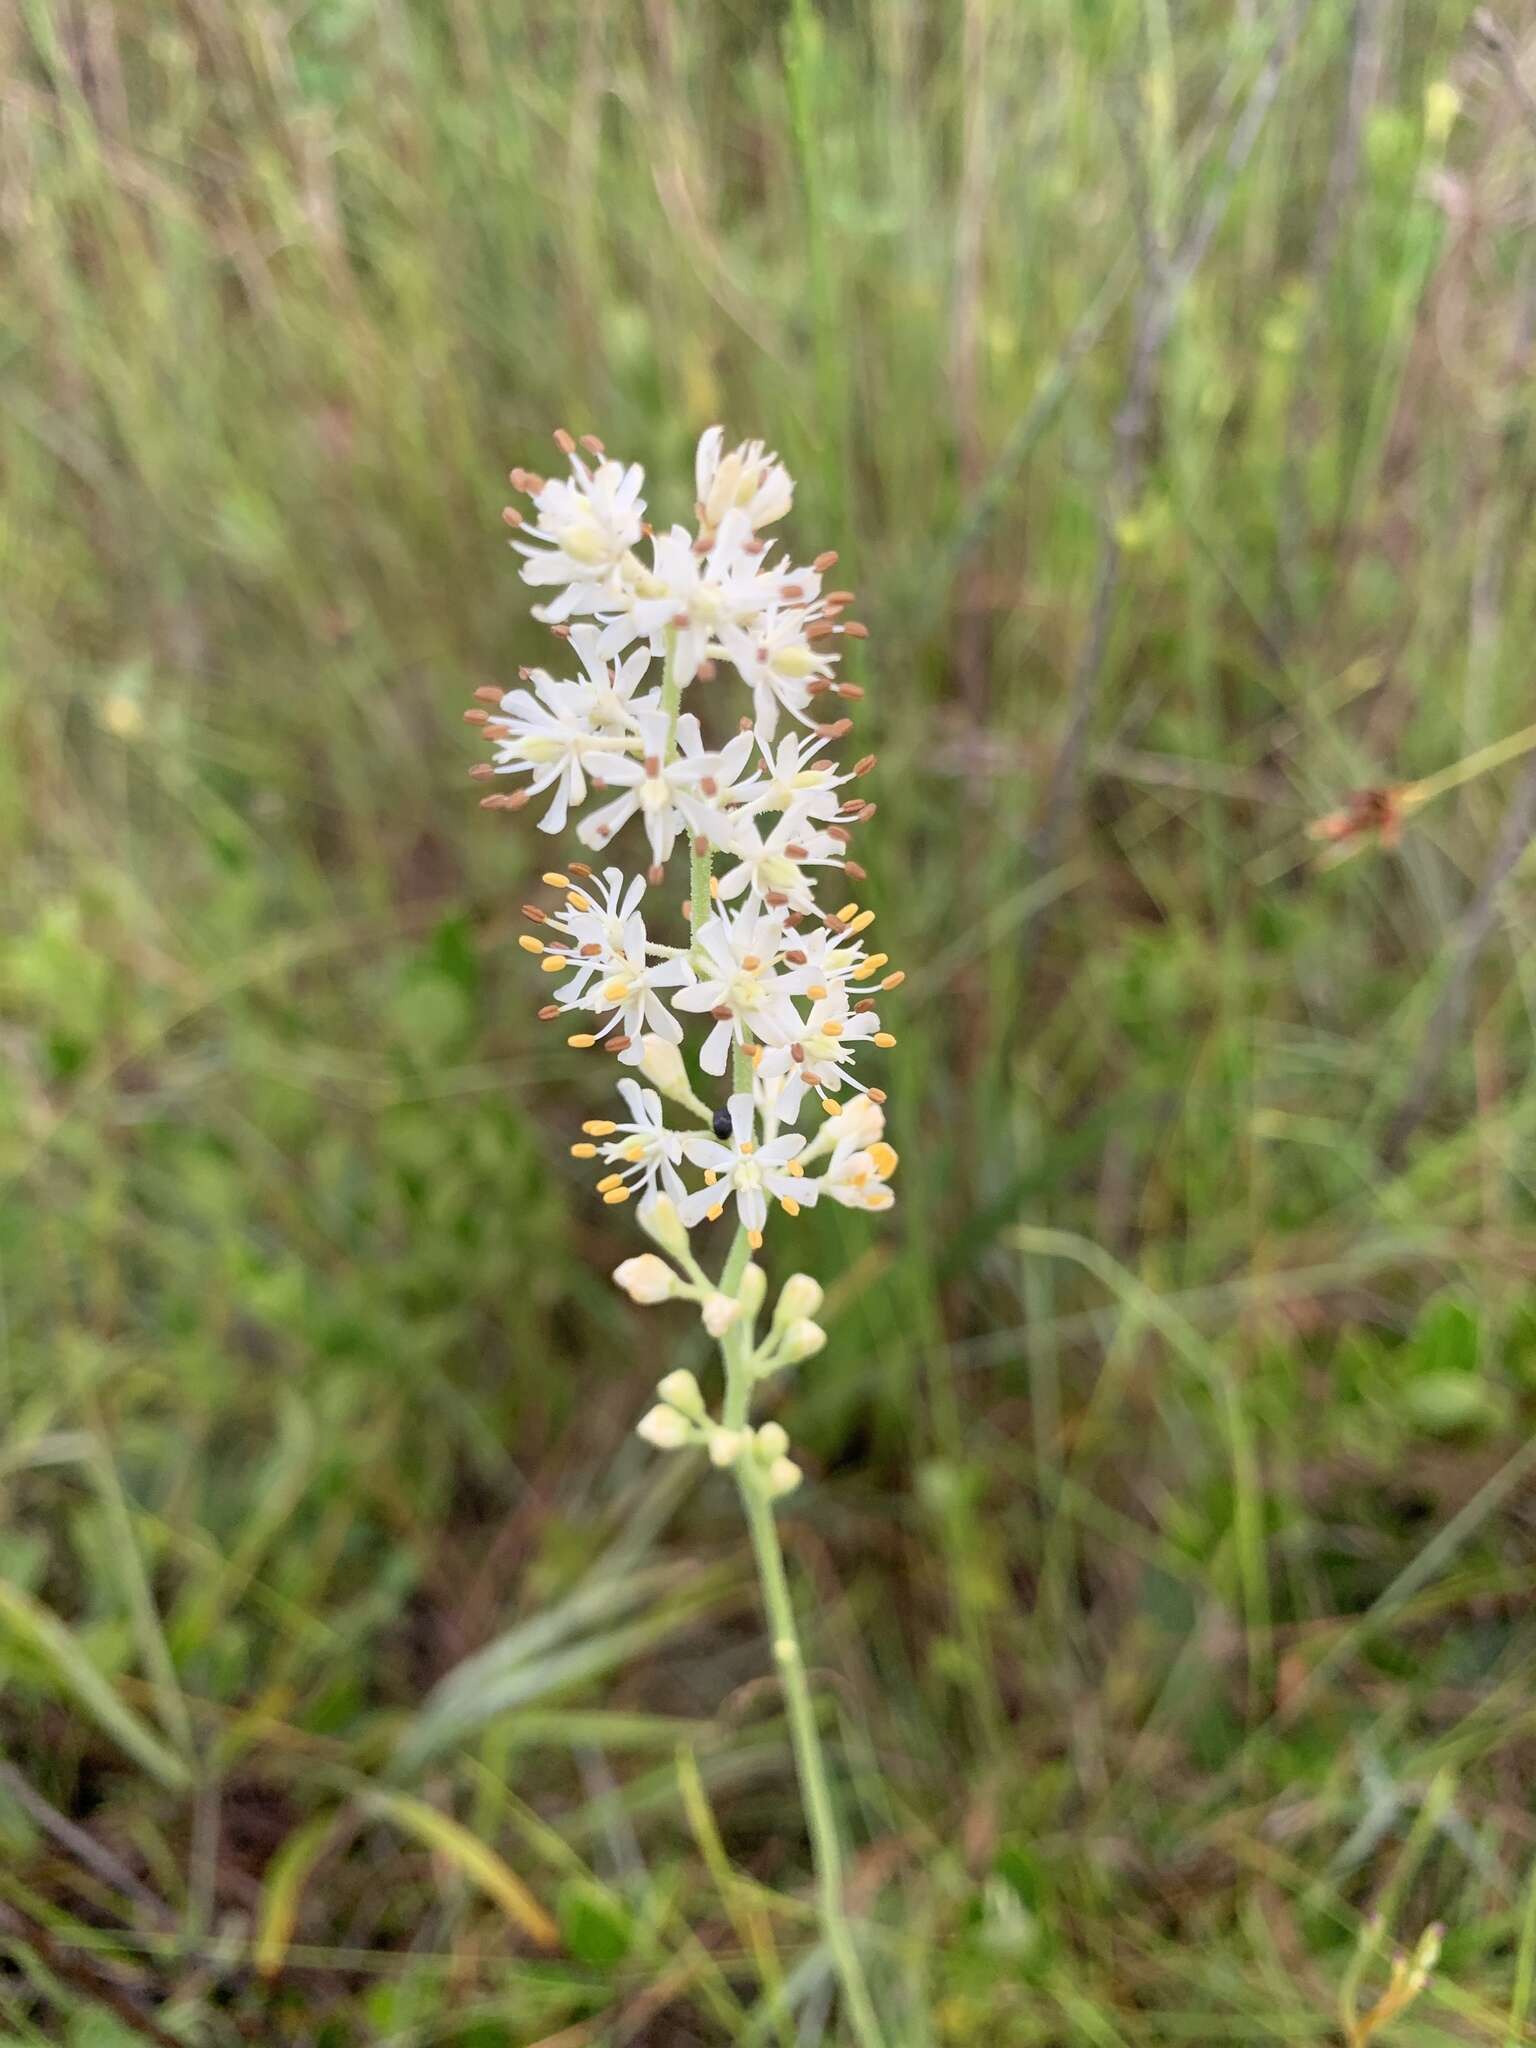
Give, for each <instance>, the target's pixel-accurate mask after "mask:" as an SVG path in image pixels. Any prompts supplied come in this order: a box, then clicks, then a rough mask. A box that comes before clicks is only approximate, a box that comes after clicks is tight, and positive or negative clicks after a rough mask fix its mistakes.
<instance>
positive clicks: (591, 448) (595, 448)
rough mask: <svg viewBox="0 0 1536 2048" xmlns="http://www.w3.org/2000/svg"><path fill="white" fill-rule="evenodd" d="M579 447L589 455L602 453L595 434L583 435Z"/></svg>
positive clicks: (601, 447) (600, 443)
mask: <svg viewBox="0 0 1536 2048" xmlns="http://www.w3.org/2000/svg"><path fill="white" fill-rule="evenodd" d="M581 445H582V447H583V448H585V449H586V451H587V453H588V454H589V455H601V454H602V453H603V444H602V442H601V441H599V439H598V438H597V436H596V434H583V435H582V437H581Z"/></svg>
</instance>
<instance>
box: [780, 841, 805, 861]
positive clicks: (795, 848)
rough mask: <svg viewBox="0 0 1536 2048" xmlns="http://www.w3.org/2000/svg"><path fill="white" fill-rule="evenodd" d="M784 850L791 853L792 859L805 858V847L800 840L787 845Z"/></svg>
mask: <svg viewBox="0 0 1536 2048" xmlns="http://www.w3.org/2000/svg"><path fill="white" fill-rule="evenodd" d="M784 851H785V852H786V853H787V854H788V855H789V857H790V859H791V860H804V859H805V848H804V847H803V846H801V845H800V844H799V843H798V842H796V843H795V844H793V845H790V846H786V847H785V849H784Z"/></svg>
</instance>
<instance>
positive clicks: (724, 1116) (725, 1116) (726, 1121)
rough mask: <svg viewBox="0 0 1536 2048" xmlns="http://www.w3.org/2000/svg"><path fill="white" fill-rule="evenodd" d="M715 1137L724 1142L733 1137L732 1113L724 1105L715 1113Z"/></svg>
mask: <svg viewBox="0 0 1536 2048" xmlns="http://www.w3.org/2000/svg"><path fill="white" fill-rule="evenodd" d="M714 1122H715V1136H716V1137H717V1138H719V1139H721V1140H722V1141H724V1140H725V1139H728V1138H729V1137H730V1135H731V1112H730V1111H729V1110H728V1109H727V1108H726V1107H725V1105H724V1103H722V1104H721V1105H720V1107H719V1108H718V1109H717V1110H716V1111H715V1119H714Z"/></svg>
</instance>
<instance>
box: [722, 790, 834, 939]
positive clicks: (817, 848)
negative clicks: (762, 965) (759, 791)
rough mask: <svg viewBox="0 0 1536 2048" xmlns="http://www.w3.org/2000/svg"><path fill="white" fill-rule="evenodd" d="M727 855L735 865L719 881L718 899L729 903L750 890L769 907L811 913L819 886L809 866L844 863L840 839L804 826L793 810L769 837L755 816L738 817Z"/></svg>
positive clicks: (781, 819)
mask: <svg viewBox="0 0 1536 2048" xmlns="http://www.w3.org/2000/svg"><path fill="white" fill-rule="evenodd" d="M727 853H728V855H734V857H735V861H736V865H735V866H734V867H732V868H728V869H727V870H726V872H725V873H724V874H723V875H722V876H721V877H720V891H719V893H720V896H721V898H722V899H723V900H724V901H725V902H727V903H729V902H730V901H731V900H732V899H733V898H734V897H737V896H740V895H741V894H742V892H743V891H744V890H748V889H750V890H751V891H753V893H754V894H756V895H758V896H760V897H762V899H763V901H764V902H765V903H772V904H782V905H784V906H785V907H786V908H788V909H790V910H798V911H800V912H802V913H805V914H809V913H811V912H813V911H814V910H815V908H816V895H815V884H814V882H813V881H812V879H811V877H810V875H808V874H807V873H806V870H807V869H808V868H817V867H838V868H840V867H841V866H842V865H843V859H844V855H843V847H842V842H841V840H838V839H834V838H832V836H831V835H830V833H827V832H824V831H822V830H821V829H820V828H819V827H817V826H814V825H809V824H806V823H805V822H804V821H802V820H801V819H799V818H797V817H796V816H795V814H794V813H793V812H792V811H791V812H789V813H788V814H787V815H786V816H784V817H782V818H780V820H779V822H778V823H777V824H776V825H775V826H774V827H773V829H772V831H770V832H769V833H768V834H767V836H766V837H765V836H764V834H763V832H762V829H761V827H760V826H759V825H758V823H757V821H756V819H755V818H748V817H743V818H740V819H739V820H738V821H737V823H736V825H735V828H734V830H733V832H732V834H731V841H730V845H729V847H728V849H727Z"/></svg>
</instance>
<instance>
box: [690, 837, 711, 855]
mask: <svg viewBox="0 0 1536 2048" xmlns="http://www.w3.org/2000/svg"><path fill="white" fill-rule="evenodd" d="M693 850H694V852H695V853H696V854H697V855H698V856H699V859H700V860H702V859H703V858H704V856H705V854H706V853H708V851H709V840H708V838H707V837H706V835H705V834H704V833H702V832H700V833H698V834H696V835H695V838H694V842H693Z"/></svg>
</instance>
